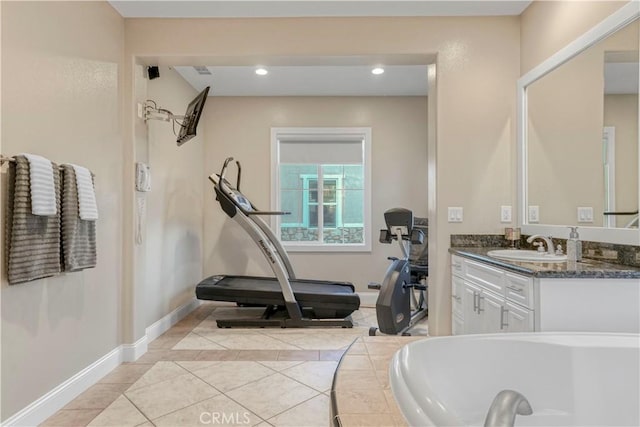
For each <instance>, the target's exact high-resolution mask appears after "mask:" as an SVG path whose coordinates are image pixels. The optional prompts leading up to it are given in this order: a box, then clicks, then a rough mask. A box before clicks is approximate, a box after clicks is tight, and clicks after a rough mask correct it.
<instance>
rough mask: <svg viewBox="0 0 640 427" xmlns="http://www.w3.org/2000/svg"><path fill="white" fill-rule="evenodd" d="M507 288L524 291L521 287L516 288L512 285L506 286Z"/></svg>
mask: <svg viewBox="0 0 640 427" xmlns="http://www.w3.org/2000/svg"><path fill="white" fill-rule="evenodd" d="M507 289H511V290H512V291H514V292H520V293H522V292H524V290H523V289H522V288H516V287H514V286H507Z"/></svg>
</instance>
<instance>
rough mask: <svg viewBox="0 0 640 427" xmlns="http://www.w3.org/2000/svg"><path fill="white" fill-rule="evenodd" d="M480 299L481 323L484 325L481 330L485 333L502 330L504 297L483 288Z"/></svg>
mask: <svg viewBox="0 0 640 427" xmlns="http://www.w3.org/2000/svg"><path fill="white" fill-rule="evenodd" d="M478 299H479V302H478V305H479V311H480V317H481V321H480V324H481V325H482V326H481V331H480V332H481V333H485V334H491V333H495V332H502V331H503V328H502V327H501V326H502V325H501V319H502V306H503V304H504V298H503V297H501V296H498V295H495V294H494V293H493V292H487V291H484V290H483V291H482V293H481V294H480V296H479V298H478Z"/></svg>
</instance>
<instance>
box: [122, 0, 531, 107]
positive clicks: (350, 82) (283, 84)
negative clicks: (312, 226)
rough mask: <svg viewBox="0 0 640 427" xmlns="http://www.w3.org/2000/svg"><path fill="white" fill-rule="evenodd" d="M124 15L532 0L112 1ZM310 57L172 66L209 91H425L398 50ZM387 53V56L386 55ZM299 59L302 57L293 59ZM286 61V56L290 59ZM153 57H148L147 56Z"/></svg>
mask: <svg viewBox="0 0 640 427" xmlns="http://www.w3.org/2000/svg"><path fill="white" fill-rule="evenodd" d="M110 3H111V5H112V6H113V7H114V8H115V9H116V10H117V11H118V12H119V13H120V14H121V15H122V16H124V17H125V18H266V17H270V18H271V17H322V16H325V17H336V16H348V17H366V16H394V17H401V16H494V15H519V14H521V13H522V11H524V10H525V9H526V8H527V7H528V6H529V4H530V3H531V1H530V0H526V1H525V0H516V1H508V0H498V1H486V0H465V1H462V0H445V1H435V0H409V1H404V0H392V1H388V0H355V1H350V0H284V1H271V0H257V1H256V0H232V1H228V0H227V1H224V0H201V1H186V0H185V1H171V0H164V1H162V0H161V1H156V0H151V1H150V0H129V1H115V0H114V1H110ZM316 59H317V58H313V60H312V61H311V63H305V62H298V63H288V62H287V61H285V63H283V62H282V61H281V60H278V61H275V62H274V61H271V60H270V62H269V64H264V63H263V64H262V65H269V71H270V72H269V74H268V75H267V76H262V77H261V76H257V75H255V73H254V71H255V67H256V66H257V65H259V64H237V63H236V64H234V66H229V64H214V63H204V64H203V63H200V64H196V63H194V64H189V65H200V66H202V65H208V69H209V70H210V71H211V72H212V75H211V76H202V75H200V74H198V73H197V72H196V71H195V70H194V68H193V67H192V66H175V67H174V68H175V69H176V71H177V72H178V73H180V75H182V77H183V78H184V79H185V80H186V81H187V82H189V83H190V84H191V85H192V86H193V87H194V88H195V89H196V90H198V91H200V90H202V89H203V88H204V87H205V86H211V91H210V92H209V93H210V96H314V95H318V96H320V95H323V96H409V95H413V96H424V95H426V94H427V72H426V66H425V64H428V63H430V62H429V61H424V60H421V61H420V62H418V63H416V62H415V61H413V60H408V61H407V60H406V58H402V59H401V60H400V61H399V62H398V61H396V60H393V61H390V62H388V61H385V60H383V61H380V58H370V60H368V59H369V58H364V59H363V58H356V60H355V62H354V61H353V60H349V59H346V60H345V58H338V60H337V62H336V60H335V58H325V59H326V61H325V62H318V61H317V60H316ZM384 59H386V60H389V59H390V58H384ZM296 61H300V59H296ZM289 62H290V61H289ZM151 63H153V61H152V62H151ZM374 64H384V65H385V70H386V71H385V73H384V74H382V75H378V76H375V75H372V74H371V66H372V65H374Z"/></svg>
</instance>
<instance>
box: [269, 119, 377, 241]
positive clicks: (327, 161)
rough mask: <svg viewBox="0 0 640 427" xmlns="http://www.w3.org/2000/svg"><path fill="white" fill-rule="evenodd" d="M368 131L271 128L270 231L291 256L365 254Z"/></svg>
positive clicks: (368, 234)
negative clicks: (297, 253)
mask: <svg viewBox="0 0 640 427" xmlns="http://www.w3.org/2000/svg"><path fill="white" fill-rule="evenodd" d="M370 145H371V130H370V129H369V128H273V129H272V130H271V146H272V150H271V152H272V180H271V189H272V193H271V194H272V197H271V203H272V209H274V210H282V211H286V212H290V214H289V215H283V216H280V217H276V218H274V220H273V222H272V226H273V227H274V230H275V233H276V235H277V236H278V237H279V238H280V240H281V241H282V243H283V245H285V247H286V248H287V249H288V250H292V251H331V250H335V251H369V250H371V237H370V236H371V231H370V218H371V215H370V211H371V207H370V204H371V202H370V200H371V197H370V192H371V190H370V187H371V185H370V181H371V172H370Z"/></svg>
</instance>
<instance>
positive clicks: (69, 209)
mask: <svg viewBox="0 0 640 427" xmlns="http://www.w3.org/2000/svg"><path fill="white" fill-rule="evenodd" d="M83 169H84V168H83ZM85 170H86V169H85ZM76 177H77V175H76V169H75V167H74V166H73V165H67V164H64V165H62V255H63V257H62V259H63V267H64V271H79V270H83V269H85V268H93V267H95V266H96V261H97V252H96V221H86V220H83V219H81V218H80V217H79V216H78V209H79V198H78V185H77V184H76ZM89 179H92V178H91V175H89ZM91 186H92V187H93V181H91Z"/></svg>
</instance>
